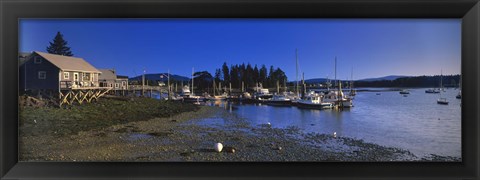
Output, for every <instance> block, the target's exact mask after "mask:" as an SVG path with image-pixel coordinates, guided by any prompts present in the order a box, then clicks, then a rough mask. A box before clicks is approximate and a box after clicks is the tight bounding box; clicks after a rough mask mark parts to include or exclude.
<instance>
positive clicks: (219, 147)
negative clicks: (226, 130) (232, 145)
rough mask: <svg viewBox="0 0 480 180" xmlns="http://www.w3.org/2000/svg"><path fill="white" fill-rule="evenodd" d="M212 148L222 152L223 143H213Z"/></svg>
mask: <svg viewBox="0 0 480 180" xmlns="http://www.w3.org/2000/svg"><path fill="white" fill-rule="evenodd" d="M214 148H215V151H217V152H222V149H223V144H222V143H217V144H215V147H214Z"/></svg>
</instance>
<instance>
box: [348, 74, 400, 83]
mask: <svg viewBox="0 0 480 180" xmlns="http://www.w3.org/2000/svg"><path fill="white" fill-rule="evenodd" d="M404 77H410V76H399V75H390V76H384V77H379V78H367V79H360V80H356V81H367V82H371V81H384V80H387V81H393V80H396V79H398V78H404Z"/></svg>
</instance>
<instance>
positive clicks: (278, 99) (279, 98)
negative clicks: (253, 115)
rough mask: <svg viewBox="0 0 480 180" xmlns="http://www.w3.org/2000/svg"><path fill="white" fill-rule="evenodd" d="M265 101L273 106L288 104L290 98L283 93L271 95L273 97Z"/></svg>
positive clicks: (290, 101) (289, 103)
mask: <svg viewBox="0 0 480 180" xmlns="http://www.w3.org/2000/svg"><path fill="white" fill-rule="evenodd" d="M266 103H267V104H268V105H273V106H290V105H291V104H292V100H290V99H289V98H287V97H285V96H283V95H273V97H272V98H271V99H269V100H267V101H266Z"/></svg>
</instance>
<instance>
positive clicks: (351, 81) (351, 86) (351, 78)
mask: <svg viewBox="0 0 480 180" xmlns="http://www.w3.org/2000/svg"><path fill="white" fill-rule="evenodd" d="M352 91H353V67H352V72H351V74H350V92H352Z"/></svg>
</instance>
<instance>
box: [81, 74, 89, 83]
mask: <svg viewBox="0 0 480 180" xmlns="http://www.w3.org/2000/svg"><path fill="white" fill-rule="evenodd" d="M82 80H83V81H90V73H83V76H82Z"/></svg>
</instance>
